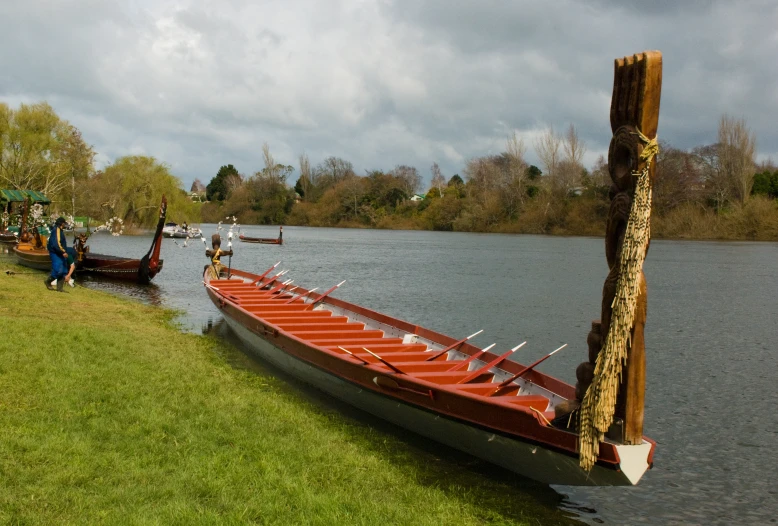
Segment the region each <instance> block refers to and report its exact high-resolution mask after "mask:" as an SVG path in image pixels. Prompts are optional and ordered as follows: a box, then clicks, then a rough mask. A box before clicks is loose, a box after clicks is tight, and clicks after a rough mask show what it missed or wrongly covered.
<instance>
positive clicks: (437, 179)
mask: <svg viewBox="0 0 778 526" xmlns="http://www.w3.org/2000/svg"><path fill="white" fill-rule="evenodd" d="M430 171H431V172H432V187H433V188H437V189H438V196H439V197H443V187H444V186H446V178H445V177H443V174H442V173H441V172H440V166H438V163H432V167H431V168H430Z"/></svg>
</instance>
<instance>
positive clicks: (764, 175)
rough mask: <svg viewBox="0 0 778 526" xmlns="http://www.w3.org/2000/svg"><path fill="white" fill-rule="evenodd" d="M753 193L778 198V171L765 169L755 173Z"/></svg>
mask: <svg viewBox="0 0 778 526" xmlns="http://www.w3.org/2000/svg"><path fill="white" fill-rule="evenodd" d="M751 194H752V195H766V196H768V197H772V198H778V171H774V172H770V171H769V170H765V171H763V172H761V173H758V174H755V175H754V186H753V188H752V189H751Z"/></svg>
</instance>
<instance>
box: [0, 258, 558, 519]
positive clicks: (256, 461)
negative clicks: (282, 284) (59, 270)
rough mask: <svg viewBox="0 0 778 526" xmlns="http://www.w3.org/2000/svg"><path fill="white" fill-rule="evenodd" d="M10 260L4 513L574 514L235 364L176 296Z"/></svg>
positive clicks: (522, 486) (1, 443) (1, 429)
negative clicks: (127, 292) (164, 299)
mask: <svg viewBox="0 0 778 526" xmlns="http://www.w3.org/2000/svg"><path fill="white" fill-rule="evenodd" d="M5 269H11V270H14V271H17V272H20V274H16V275H12V276H9V275H6V274H5V273H3V274H0V320H2V321H1V323H2V332H1V333H0V523H3V524H6V523H10V524H51V523H60V524H61V523H65V524H67V523H79V524H225V523H226V524H242V523H258V524H434V525H440V524H446V525H448V524H452V525H455V524H568V523H569V522H570V521H569V519H567V518H566V517H565V516H564V515H563V514H562V513H561V512H559V511H557V509H556V507H555V506H556V504H557V502H556V496H555V494H554V493H553V492H551V490H549V489H548V488H544V487H542V486H540V485H532V484H527V482H526V481H523V479H519V478H518V477H514V476H512V475H510V474H507V473H505V472H503V471H500V470H498V469H496V468H492V467H489V466H486V465H483V464H480V463H473V462H472V461H471V460H468V459H465V458H464V457H462V456H457V455H455V454H452V453H450V452H447V451H448V450H445V449H444V448H439V447H438V446H435V445H433V444H429V445H426V446H424V445H422V446H419V445H418V444H414V443H413V441H412V440H411V441H408V440H401V439H400V438H399V437H398V435H399V433H397V432H396V431H395V432H393V431H392V429H393V428H389V429H388V431H387V429H384V428H383V427H382V425H380V424H377V423H376V422H371V421H370V419H369V418H368V419H355V418H353V417H350V416H346V415H343V414H342V413H341V412H339V411H336V410H334V409H332V407H331V406H330V405H327V404H321V403H317V402H316V401H314V400H310V399H309V398H306V396H305V394H304V393H302V392H301V391H299V390H297V389H295V388H290V387H289V386H288V385H287V384H286V383H285V382H283V381H281V380H278V379H275V378H274V377H272V376H270V375H268V374H266V373H265V374H262V373H260V374H258V373H256V372H254V371H251V370H249V369H247V368H245V367H236V366H235V365H234V364H231V362H234V361H235V360H234V359H231V358H230V356H234V354H232V353H233V352H234V350H233V348H232V346H231V344H229V343H227V342H224V341H221V340H218V339H217V338H216V337H215V336H200V335H194V334H184V333H182V332H180V331H179V330H178V329H177V328H176V327H175V323H174V321H173V318H174V315H175V313H173V312H171V311H165V310H162V309H159V308H156V307H150V306H145V305H141V304H138V303H135V302H132V301H129V300H125V299H122V298H117V297H114V296H111V295H109V294H105V293H101V292H98V291H94V290H88V289H84V288H81V287H77V288H75V289H70V290H69V291H68V292H69V293H67V294H62V293H56V292H50V291H47V290H46V289H45V288H44V286H43V283H42V277H43V274H42V273H40V274H38V273H36V274H21V272H29V271H28V270H26V269H23V268H21V267H16V266H13V265H10V264H7V260H6V261H4V262H3V265H2V270H3V271H4V270H5ZM66 288H67V287H66ZM203 301H208V300H207V299H206V297H205V294H203ZM366 421H367V422H368V423H365V422H366ZM441 451H442V452H443V454H442V455H439V454H437V453H438V452H441ZM441 456H442V458H441Z"/></svg>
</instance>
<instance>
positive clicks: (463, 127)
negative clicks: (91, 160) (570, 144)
mask: <svg viewBox="0 0 778 526" xmlns="http://www.w3.org/2000/svg"><path fill="white" fill-rule="evenodd" d="M0 46H1V47H2V50H3V51H2V53H0V101H2V102H6V103H8V104H10V105H12V106H17V105H18V104H19V103H21V102H37V101H41V100H45V101H48V102H49V103H50V104H51V105H52V106H53V107H54V109H55V110H56V111H57V112H58V113H59V115H60V116H61V117H63V118H65V119H67V120H69V121H70V122H71V123H72V124H74V125H75V126H76V127H78V128H79V129H80V130H81V131H82V133H83V135H84V138H85V139H86V140H87V142H89V143H90V144H92V145H93V146H94V148H95V150H96V151H97V152H98V153H99V156H98V163H99V164H100V165H101V166H103V165H105V164H107V163H110V162H112V161H113V160H114V159H116V158H117V157H120V156H122V155H128V154H143V155H152V156H154V157H156V158H157V159H159V160H161V161H164V162H166V163H167V164H169V165H170V166H171V168H172V171H173V173H175V174H176V175H177V176H179V177H180V178H181V180H182V181H183V182H184V184H185V186H186V187H187V189H188V188H189V186H190V185H191V183H192V181H193V180H194V179H195V178H199V179H201V180H202V181H203V182H205V183H207V182H208V181H209V180H210V179H211V178H212V177H213V176H214V175H215V174H216V171H217V170H218V168H219V166H221V165H223V164H227V163H232V164H234V165H235V166H236V167H237V168H238V169H239V170H240V171H241V172H243V173H245V174H251V173H253V172H255V171H256V170H258V169H260V168H261V166H262V144H263V143H264V142H267V143H268V144H269V145H270V148H271V152H272V153H273V155H274V156H275V158H276V160H277V161H279V162H282V163H284V164H292V165H295V166H296V165H297V159H298V156H299V155H300V154H301V153H303V152H305V153H306V154H308V156H309V158H310V160H311V163H312V164H313V165H316V164H318V163H319V162H321V161H322V160H323V159H324V158H326V157H328V156H337V157H342V158H344V159H347V160H349V161H351V162H352V163H353V164H354V167H355V168H356V169H357V171H358V173H364V170H370V169H383V170H389V169H391V168H392V167H394V166H395V165H397V164H408V165H413V166H416V167H417V168H418V169H419V171H420V173H421V174H422V175H423V176H424V178H425V179H426V180H429V177H430V175H429V167H430V165H431V164H432V163H433V162H438V163H439V165H440V166H441V168H442V170H443V173H444V175H446V176H447V177H450V176H451V175H453V174H454V173H461V172H462V168H463V166H464V163H465V162H466V161H467V159H468V158H471V157H476V156H481V155H487V154H491V153H499V152H501V151H502V150H503V149H504V145H505V140H506V137H507V136H508V135H509V134H511V133H513V131H514V130H515V131H516V133H517V134H518V135H519V136H520V137H522V138H523V139H524V140H525V143H526V144H527V145H528V154H527V157H528V160H529V161H530V162H537V157H536V156H535V153H534V151H533V148H532V144H533V141H534V138H535V137H537V136H538V134H539V133H540V132H541V131H542V130H543V129H545V128H547V127H548V126H549V125H553V126H554V128H555V129H558V130H561V129H563V128H565V127H566V126H567V125H568V124H569V123H571V122H572V123H574V124H575V125H576V127H577V128H578V131H579V133H580V135H581V136H582V138H583V139H584V140H585V142H586V144H587V147H588V152H587V155H586V157H585V163H586V164H587V165H591V164H592V163H593V162H594V160H595V159H596V158H597V156H599V155H600V154H602V153H605V152H606V150H607V145H608V141H609V140H610V135H611V134H610V129H609V124H608V109H609V105H610V96H611V90H612V82H613V59H614V58H616V57H621V56H624V55H627V54H631V53H635V52H640V51H643V50H647V49H658V50H660V51H662V53H663V54H664V86H663V90H662V103H661V114H660V119H659V135H660V137H661V138H663V139H665V140H667V141H669V142H670V143H671V144H673V145H674V146H677V147H681V148H691V147H694V146H696V145H700V144H709V143H713V142H715V141H716V130H717V126H718V120H719V118H720V117H721V115H722V114H723V113H725V112H727V113H729V114H730V115H733V116H736V117H743V118H745V119H746V120H747V122H748V125H749V126H750V127H751V129H752V130H753V131H754V132H755V133H756V136H757V149H758V152H759V156H760V159H764V158H767V157H771V158H772V159H773V160H778V126H776V117H778V86H777V85H776V84H777V82H776V81H777V80H778V69H776V68H775V64H776V57H778V2H774V1H752V2H747V1H742V2H738V1H731V0H726V1H721V2H717V1H712V0H710V1H702V0H700V1H691V0H690V1H683V2H681V1H665V0H659V1H645V2H639V3H638V2H636V3H632V4H630V3H629V2H626V1H609V0H591V1H588V2H573V1H569V0H555V1H546V2H539V1H538V2H529V1H519V0H515V1H511V0H474V1H466V0H461V1H458V0H429V1H424V0H343V1H328V0H281V1H262V0H253V1H252V0H220V1H213V0H211V1H206V0H170V1H169V0H123V1H115V2H110V1H107V0H25V1H21V0H19V1H14V0H6V1H3V2H0ZM289 182H290V183H291V184H294V181H291V180H290V181H289Z"/></svg>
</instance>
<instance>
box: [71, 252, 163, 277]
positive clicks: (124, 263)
mask: <svg viewBox="0 0 778 526" xmlns="http://www.w3.org/2000/svg"><path fill="white" fill-rule="evenodd" d="M152 263H154V262H150V263H149V273H148V280H146V279H145V278H143V276H142V273H141V271H140V269H141V260H140V259H130V258H121V257H117V256H108V255H103V254H91V253H87V254H86V255H85V256H84V259H83V260H82V261H81V262H80V263H79V264H78V266H77V268H76V270H77V271H78V272H82V273H83V272H86V273H90V274H96V275H98V276H103V277H106V278H112V279H120V280H123V281H132V282H135V283H141V284H143V283H148V281H150V280H151V279H153V278H154V276H156V275H157V274H159V273H160V271H161V270H162V263H163V260H161V259H160V260H158V261H157V262H156V264H155V265H154V266H152Z"/></svg>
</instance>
